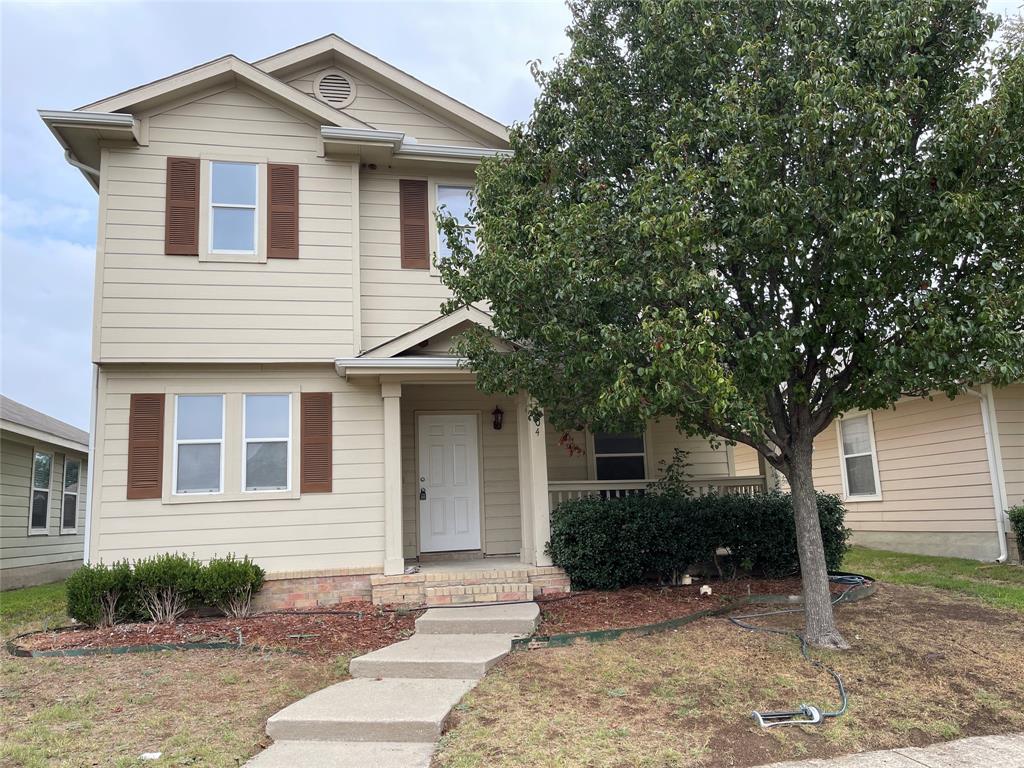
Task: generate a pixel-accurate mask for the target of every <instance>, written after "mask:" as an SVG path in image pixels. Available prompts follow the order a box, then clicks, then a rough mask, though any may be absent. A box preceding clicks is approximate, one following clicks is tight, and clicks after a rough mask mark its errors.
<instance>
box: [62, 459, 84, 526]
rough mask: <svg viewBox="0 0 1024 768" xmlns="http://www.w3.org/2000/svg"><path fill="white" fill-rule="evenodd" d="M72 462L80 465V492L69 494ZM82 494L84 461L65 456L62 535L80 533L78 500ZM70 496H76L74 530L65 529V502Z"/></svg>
mask: <svg viewBox="0 0 1024 768" xmlns="http://www.w3.org/2000/svg"><path fill="white" fill-rule="evenodd" d="M72 462H75V463H76V464H78V490H77V491H70V492H69V491H68V490H67V482H68V464H70V463H72ZM81 493H82V460H81V459H76V458H73V457H71V456H68V455H66V454H65V456H64V472H63V473H62V475H61V485H60V532H61V533H78V498H79V496H80V494H81ZM68 496H74V497H75V526H74V528H65V527H64V502H65V501H66V500H67V497H68Z"/></svg>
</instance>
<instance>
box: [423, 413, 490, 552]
mask: <svg viewBox="0 0 1024 768" xmlns="http://www.w3.org/2000/svg"><path fill="white" fill-rule="evenodd" d="M417 434H418V436H419V439H418V442H419V450H418V452H419V476H418V477H417V480H419V484H418V485H417V486H416V493H417V497H418V499H419V509H420V551H421V552H448V551H451V550H458V549H480V463H479V453H478V451H477V446H478V439H479V438H478V435H477V417H476V415H474V414H455V413H452V414H437V415H433V414H430V415H428V414H424V415H421V416H420V417H419V419H418V421H417Z"/></svg>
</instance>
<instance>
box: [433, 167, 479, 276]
mask: <svg viewBox="0 0 1024 768" xmlns="http://www.w3.org/2000/svg"><path fill="white" fill-rule="evenodd" d="M472 199H473V188H472V187H455V186H443V185H440V184H439V185H438V187H437V207H438V208H441V207H442V206H443V207H444V208H445V209H447V212H448V213H449V214H450V215H451V216H454V217H455V218H456V220H458V222H459V224H460V225H461V226H462V228H463V230H465V231H466V232H467V234H468V235H469V245H470V247H471V248H475V247H476V243H475V240H474V237H473V235H474V233H475V227H474V226H473V225H472V223H471V222H470V221H469V209H470V206H471V204H472ZM451 255H452V249H451V248H450V247H449V246H448V238H446V237H445V236H444V233H442V232H438V235H437V260H438V261H444V260H445V259H447V258H450V257H451Z"/></svg>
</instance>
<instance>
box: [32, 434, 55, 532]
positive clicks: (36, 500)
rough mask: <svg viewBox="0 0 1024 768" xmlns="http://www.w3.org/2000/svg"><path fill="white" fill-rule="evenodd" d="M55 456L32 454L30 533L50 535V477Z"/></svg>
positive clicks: (39, 452) (41, 453) (36, 452)
mask: <svg viewBox="0 0 1024 768" xmlns="http://www.w3.org/2000/svg"><path fill="white" fill-rule="evenodd" d="M52 472H53V455H52V454H49V453H43V452H42V451H35V452H34V453H33V454H32V494H31V499H32V501H31V504H30V506H29V514H28V532H29V533H49V532H50V527H49V520H50V475H51V473H52Z"/></svg>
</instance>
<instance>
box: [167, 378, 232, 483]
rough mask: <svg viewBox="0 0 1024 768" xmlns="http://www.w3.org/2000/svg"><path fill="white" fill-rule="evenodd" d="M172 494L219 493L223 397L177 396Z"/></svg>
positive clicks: (222, 457)
mask: <svg viewBox="0 0 1024 768" xmlns="http://www.w3.org/2000/svg"><path fill="white" fill-rule="evenodd" d="M175 403H176V405H175V418H174V492H175V493H181V494H185V493H220V491H221V488H222V487H223V481H224V397H223V395H178V396H177V398H176V400H175Z"/></svg>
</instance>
